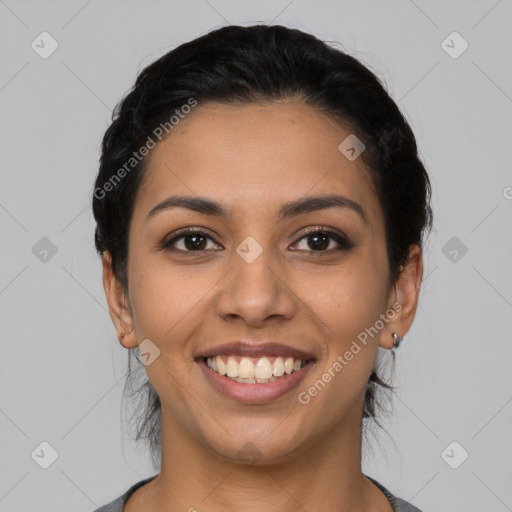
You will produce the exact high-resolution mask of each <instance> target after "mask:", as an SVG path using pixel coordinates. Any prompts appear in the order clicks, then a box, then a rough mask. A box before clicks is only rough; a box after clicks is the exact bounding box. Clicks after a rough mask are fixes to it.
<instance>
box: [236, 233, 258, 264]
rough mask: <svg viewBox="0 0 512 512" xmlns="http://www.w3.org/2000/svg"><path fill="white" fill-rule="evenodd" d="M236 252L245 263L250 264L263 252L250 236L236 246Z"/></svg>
mask: <svg viewBox="0 0 512 512" xmlns="http://www.w3.org/2000/svg"><path fill="white" fill-rule="evenodd" d="M236 252H237V254H238V255H239V256H240V257H241V258H242V259H243V260H244V261H245V262H246V263H252V262H253V261H254V260H256V258H257V257H258V256H259V255H260V254H261V253H262V252H263V247H261V245H260V244H259V243H258V242H256V240H255V239H254V238H253V237H252V236H248V237H247V238H246V239H245V240H244V241H243V242H242V243H241V244H239V245H238V247H237V248H236Z"/></svg>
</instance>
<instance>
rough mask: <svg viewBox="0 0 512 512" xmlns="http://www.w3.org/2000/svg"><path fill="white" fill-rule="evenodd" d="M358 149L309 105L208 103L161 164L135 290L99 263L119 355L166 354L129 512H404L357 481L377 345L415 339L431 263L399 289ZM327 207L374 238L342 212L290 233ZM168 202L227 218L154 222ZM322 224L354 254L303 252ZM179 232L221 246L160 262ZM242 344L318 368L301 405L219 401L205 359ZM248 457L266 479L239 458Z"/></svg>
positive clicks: (411, 268)
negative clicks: (144, 472) (145, 474)
mask: <svg viewBox="0 0 512 512" xmlns="http://www.w3.org/2000/svg"><path fill="white" fill-rule="evenodd" d="M350 133H351V131H350V128H349V127H347V126H342V125H341V124H340V123H336V122H335V121H334V120H332V119H331V118H330V117H328V116H326V115H325V114H322V113H320V112H319V111H318V110H316V109H314V108H312V107H310V106H307V105H305V104H303V103H301V102H300V101H298V100H290V101H283V102H274V103H269V104H265V105H243V106H228V105H221V104H215V103H207V104H204V105H198V106H197V107H196V108H195V109H194V110H193V111H192V112H191V113H190V114H189V115H188V116H187V117H186V118H185V119H183V120H182V121H180V123H179V125H177V126H176V127H175V128H174V129H173V131H172V132H171V134H170V136H169V137H168V138H167V139H166V140H164V141H163V142H161V143H159V144H158V145H157V146H156V148H155V149H153V150H152V151H151V153H150V155H149V156H148V158H149V162H148V167H147V170H146V173H145V176H144V178H143V181H142V184H141V187H140V189H139V191H138V193H137V197H136V201H135V206H134V213H133V217H132V220H131V224H130V230H129V250H128V254H129V258H128V282H129V287H128V290H124V289H123V287H122V286H121V284H120V282H119V280H118V279H117V277H116V276H115V274H114V273H113V271H112V266H111V261H110V256H109V254H108V252H107V253H105V255H104V257H103V284H104V288H105V293H106V297H107V301H108V305H109V310H110V314H111V317H112V320H113V322H114V324H115V327H116V330H117V334H118V337H119V340H120V342H121V343H122V345H123V346H124V347H126V348H134V347H136V346H137V344H138V343H140V342H141V341H142V340H145V339H150V340H151V342H152V343H154V344H155V345H156V346H157V347H158V348H159V350H160V355H159V357H158V358H156V359H155V360H154V362H152V363H151V364H150V365H148V366H146V371H147V374H148V377H149V379H150V381H151V383H152V385H153V387H154V388H155V390H156V391H157V393H158V395H159V396H160V400H161V403H162V440H163V454H162V468H161V472H160V474H159V476H158V477H157V478H156V479H155V480H154V481H152V482H150V483H149V484H146V485H145V486H143V487H141V488H139V489H138V490H137V491H136V492H135V493H134V494H133V495H132V496H131V498H130V499H129V500H128V502H127V504H126V505H125V511H127V512H136V511H139V512H140V511H148V512H150V511H151V512H153V511H157V510H159V511H161V510H166V511H186V510H194V509H192V507H194V508H195V509H197V510H198V511H211V512H217V511H221V510H222V511H224V512H226V511H228V512H229V511H239V510H244V511H248V512H252V511H258V512H259V511H261V510H266V511H269V512H273V511H279V512H283V511H284V512H287V511H290V512H292V511H294V512H295V511H297V510H307V511H308V512H315V511H324V510H343V511H356V510H357V511H360V510H365V511H370V512H371V511H380V512H391V511H392V507H391V505H390V503H389V502H388V500H387V498H386V497H385V495H384V494H383V493H382V492H381V491H380V490H379V489H378V488H377V487H376V486H375V485H373V483H371V482H370V481H369V480H368V479H367V478H366V477H365V476H364V475H363V474H362V472H361V463H360V461H361V426H362V420H361V418H362V412H363V398H364V389H365V385H366V383H367V381H368V379H369V376H370V373H371V370H372V368H373V366H374V362H375V358H376V356H377V350H378V347H379V346H380V347H383V348H385V349H390V348H392V343H393V338H392V333H393V332H398V333H399V335H401V336H404V335H405V334H406V333H407V331H408V330H409V328H410V326H411V324H412V322H413V319H414V315H415V312H416V307H417V301H418V294H419V289H420V283H421V279H422V275H423V265H422V258H421V252H420V250H419V248H418V247H417V246H415V245H414V246H411V251H410V256H409V260H408V262H407V264H406V265H405V266H404V267H403V270H402V272H401V275H400V277H399V279H398V281H397V282H396V283H395V284H394V285H393V284H392V283H391V282H390V279H389V265H388V260H387V253H386V246H385V231H384V217H383V212H382V210H381V207H380V204H379V201H378V198H377V196H376V194H375V191H374V189H373V186H372V182H371V179H370V176H369V174H368V171H367V169H366V168H365V166H364V163H363V161H362V159H361V158H357V159H356V160H354V161H350V160H348V159H347V158H346V157H345V156H344V155H343V154H342V153H341V152H340V151H339V150H338V145H339V144H340V142H341V141H343V140H344V139H345V138H346V137H347V136H348V135H349V134H350ZM332 193H336V194H341V195H343V196H346V197H348V198H350V199H351V200H353V201H356V202H357V203H359V204H360V205H361V207H362V208H363V210H364V212H365V213H366V216H367V222H364V221H363V220H362V218H361V217H360V216H359V215H358V214H357V213H356V212H355V211H353V210H351V209H349V208H336V207H334V208H329V209H325V210H319V211H315V212H310V213H305V214H301V215H299V216H297V217H293V218H289V219H286V220H283V221H278V219H277V212H278V210H279V208H280V206H281V205H282V203H284V202H288V201H292V200H295V199H300V198H303V197H305V196H317V195H326V194H332ZM170 195H185V196H194V195H197V196H201V197H208V198H210V199H214V200H216V201H219V202H221V203H222V204H223V205H224V206H225V207H226V208H227V209H228V210H229V211H231V212H232V217H230V218H225V219H221V218H218V217H215V216H208V215H204V214H200V213H197V212H193V211H190V210H187V209H183V208H174V209H171V210H167V211H163V212H161V213H158V214H157V215H155V216H153V217H151V218H150V219H147V215H148V213H149V211H150V210H151V209H152V208H153V207H154V206H155V205H156V204H157V203H159V202H160V201H162V200H164V199H165V198H167V197H168V196H170ZM321 226H328V227H332V228H335V229H337V230H339V231H341V232H342V233H344V234H345V235H346V236H347V237H348V239H349V240H350V241H351V242H352V243H353V244H354V246H353V247H352V248H350V249H347V250H336V248H337V247H338V246H339V245H338V243H337V242H336V241H335V240H334V239H329V238H328V239H327V240H326V243H325V245H324V246H323V247H322V248H321V249H320V250H318V249H317V250H315V247H316V246H315V240H313V241H311V237H310V238H309V243H308V237H306V238H304V236H305V234H306V233H307V232H308V231H309V230H311V229H313V228H315V227H321ZM184 227H197V228H201V230H202V231H203V232H204V233H205V234H206V235H207V236H208V237H211V238H212V239H211V240H210V239H209V238H206V239H204V242H203V244H200V246H201V249H200V250H199V251H198V250H196V251H194V250H193V249H192V250H190V249H189V251H188V253H185V251H187V246H186V245H185V242H186V240H185V239H183V238H182V239H180V240H178V241H176V243H175V249H174V252H173V251H172V249H167V250H164V249H161V248H160V247H159V244H160V243H161V242H162V241H163V240H164V239H166V238H167V239H170V236H169V235H171V234H172V233H173V232H176V231H177V230H178V229H180V228H184ZM248 236H251V237H253V238H254V239H255V240H257V242H258V243H259V244H260V246H261V248H262V250H263V252H262V253H261V255H260V256H259V257H258V258H257V259H256V260H255V261H253V262H252V263H250V264H249V263H247V262H246V261H245V260H244V259H242V258H241V257H240V256H239V255H238V254H237V253H236V248H237V246H238V245H239V244H240V243H241V242H242V241H243V240H244V239H245V238H246V237H248ZM189 242H190V239H189ZM327 244H328V245H327ZM188 247H190V245H189V246H188ZM290 247H294V248H295V249H296V250H292V249H290ZM179 249H181V250H182V251H184V252H182V253H179ZM200 251H202V252H200ZM320 253H322V254H323V256H322V255H320V256H319V254H320ZM395 301H397V302H399V303H400V304H401V306H402V309H401V310H400V311H399V312H397V313H396V314H395V315H394V318H393V319H392V320H391V321H389V322H388V323H385V325H384V328H383V329H381V330H380V331H379V333H378V335H376V336H374V337H373V338H371V337H370V338H369V342H368V344H367V345H366V346H365V347H364V348H363V349H362V350H361V351H360V352H359V353H358V354H357V355H355V356H354V358H353V359H352V360H351V361H350V362H349V364H347V365H346V366H345V367H344V368H343V370H342V371H341V372H339V373H337V374H336V377H334V378H332V380H331V381H330V382H329V383H328V384H327V385H326V386H325V387H324V388H323V389H322V390H321V392H319V393H318V394H317V395H316V396H315V397H314V398H312V399H311V401H310V402H309V403H308V404H306V405H304V404H301V403H300V402H299V401H298V400H297V393H298V392H299V391H305V390H307V389H308V388H309V387H310V386H311V385H312V384H313V383H314V382H315V381H317V379H319V378H321V376H322V375H323V374H324V373H325V372H326V371H327V370H328V369H329V368H330V367H332V366H333V362H334V361H335V360H336V358H337V357H338V356H339V355H342V354H343V353H344V352H345V351H346V350H348V349H349V347H350V345H351V343H352V341H353V340H355V339H357V336H358V334H359V333H361V332H362V331H364V329H365V328H367V327H370V326H373V325H374V324H375V322H376V320H377V319H378V318H379V315H380V314H382V313H385V312H386V311H387V310H389V309H390V308H391V306H392V304H393V303H394V302H395ZM130 329H133V331H132V332H131V333H130V334H129V335H128V336H126V337H124V338H123V335H124V334H125V333H126V332H128V331H129V330H130ZM243 338H249V339H254V340H276V341H278V342H282V343H285V344H288V345H291V346H293V347H296V348H299V349H302V350H305V351H308V352H312V353H313V354H314V355H315V358H316V361H315V366H314V367H313V368H312V369H311V370H310V371H309V374H308V375H307V377H306V379H305V381H304V382H303V383H301V384H300V386H299V389H295V390H293V391H292V392H291V393H289V394H287V395H286V396H283V397H281V398H279V399H278V400H275V401H273V402H269V403H265V404H252V405H248V404H241V403H238V402H235V401H233V400H231V399H229V398H227V397H225V396H224V395H221V394H220V393H218V392H217V391H216V390H215V389H214V388H212V386H211V385H210V384H209V383H208V381H207V380H206V379H205V377H204V375H203V373H202V372H201V370H200V368H199V366H198V365H197V363H196V362H195V360H194V358H195V354H197V352H198V351H199V350H201V349H204V348H205V347H210V346H212V345H219V344H222V343H225V342H227V341H232V340H236V339H243ZM249 442H250V443H252V444H253V445H254V446H255V449H256V451H257V454H258V460H257V461H256V462H254V463H248V462H244V461H243V460H241V459H240V456H239V450H241V449H242V448H243V447H244V446H246V443H249ZM301 507H303V508H301Z"/></svg>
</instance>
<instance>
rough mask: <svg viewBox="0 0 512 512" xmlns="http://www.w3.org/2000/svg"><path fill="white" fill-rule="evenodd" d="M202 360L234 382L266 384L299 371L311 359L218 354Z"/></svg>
mask: <svg viewBox="0 0 512 512" xmlns="http://www.w3.org/2000/svg"><path fill="white" fill-rule="evenodd" d="M203 361H204V362H205V364H206V366H207V367H208V368H210V369H211V370H212V371H214V372H215V373H218V374H219V375H223V376H225V377H227V378H228V379H231V380H233V381H234V382H240V383H244V384H268V383H270V382H274V381H276V380H277V379H281V378H282V377H284V376H285V375H291V374H292V373H296V372H298V371H300V370H301V369H302V368H304V366H306V364H307V363H309V362H312V361H313V360H311V359H308V360H304V359H295V358H294V357H272V356H268V357H267V356H264V357H260V358H255V357H246V356H244V357H241V356H235V355H230V356H226V355H218V356H215V357H206V358H203Z"/></svg>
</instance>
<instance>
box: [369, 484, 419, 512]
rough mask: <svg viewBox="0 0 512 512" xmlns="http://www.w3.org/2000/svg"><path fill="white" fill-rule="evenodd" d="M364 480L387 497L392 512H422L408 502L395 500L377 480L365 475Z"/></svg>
mask: <svg viewBox="0 0 512 512" xmlns="http://www.w3.org/2000/svg"><path fill="white" fill-rule="evenodd" d="M365 476H366V478H368V479H369V480H371V481H372V482H373V483H374V484H375V485H376V486H377V487H378V488H379V489H380V490H381V491H382V492H383V493H384V494H385V495H386V497H387V499H388V500H389V502H390V503H391V505H392V506H393V510H394V512H422V511H421V510H420V509H419V508H417V507H415V506H414V505H412V504H411V503H409V502H408V501H405V500H403V499H401V498H397V497H396V496H394V495H393V494H391V492H389V491H388V489H386V487H384V486H383V485H382V484H381V483H379V482H377V480H374V479H373V478H371V477H369V476H368V475H365Z"/></svg>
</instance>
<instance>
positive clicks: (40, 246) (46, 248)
mask: <svg viewBox="0 0 512 512" xmlns="http://www.w3.org/2000/svg"><path fill="white" fill-rule="evenodd" d="M57 250H58V249H57V246H56V245H55V244H54V243H53V242H52V241H51V240H50V239H49V238H47V237H46V236H43V238H41V239H40V240H39V241H38V242H36V243H35V244H34V246H33V247H32V254H34V256H35V257H36V258H37V259H38V260H39V261H41V262H42V263H48V262H49V261H50V260H51V259H52V258H53V257H54V256H55V254H57Z"/></svg>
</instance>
